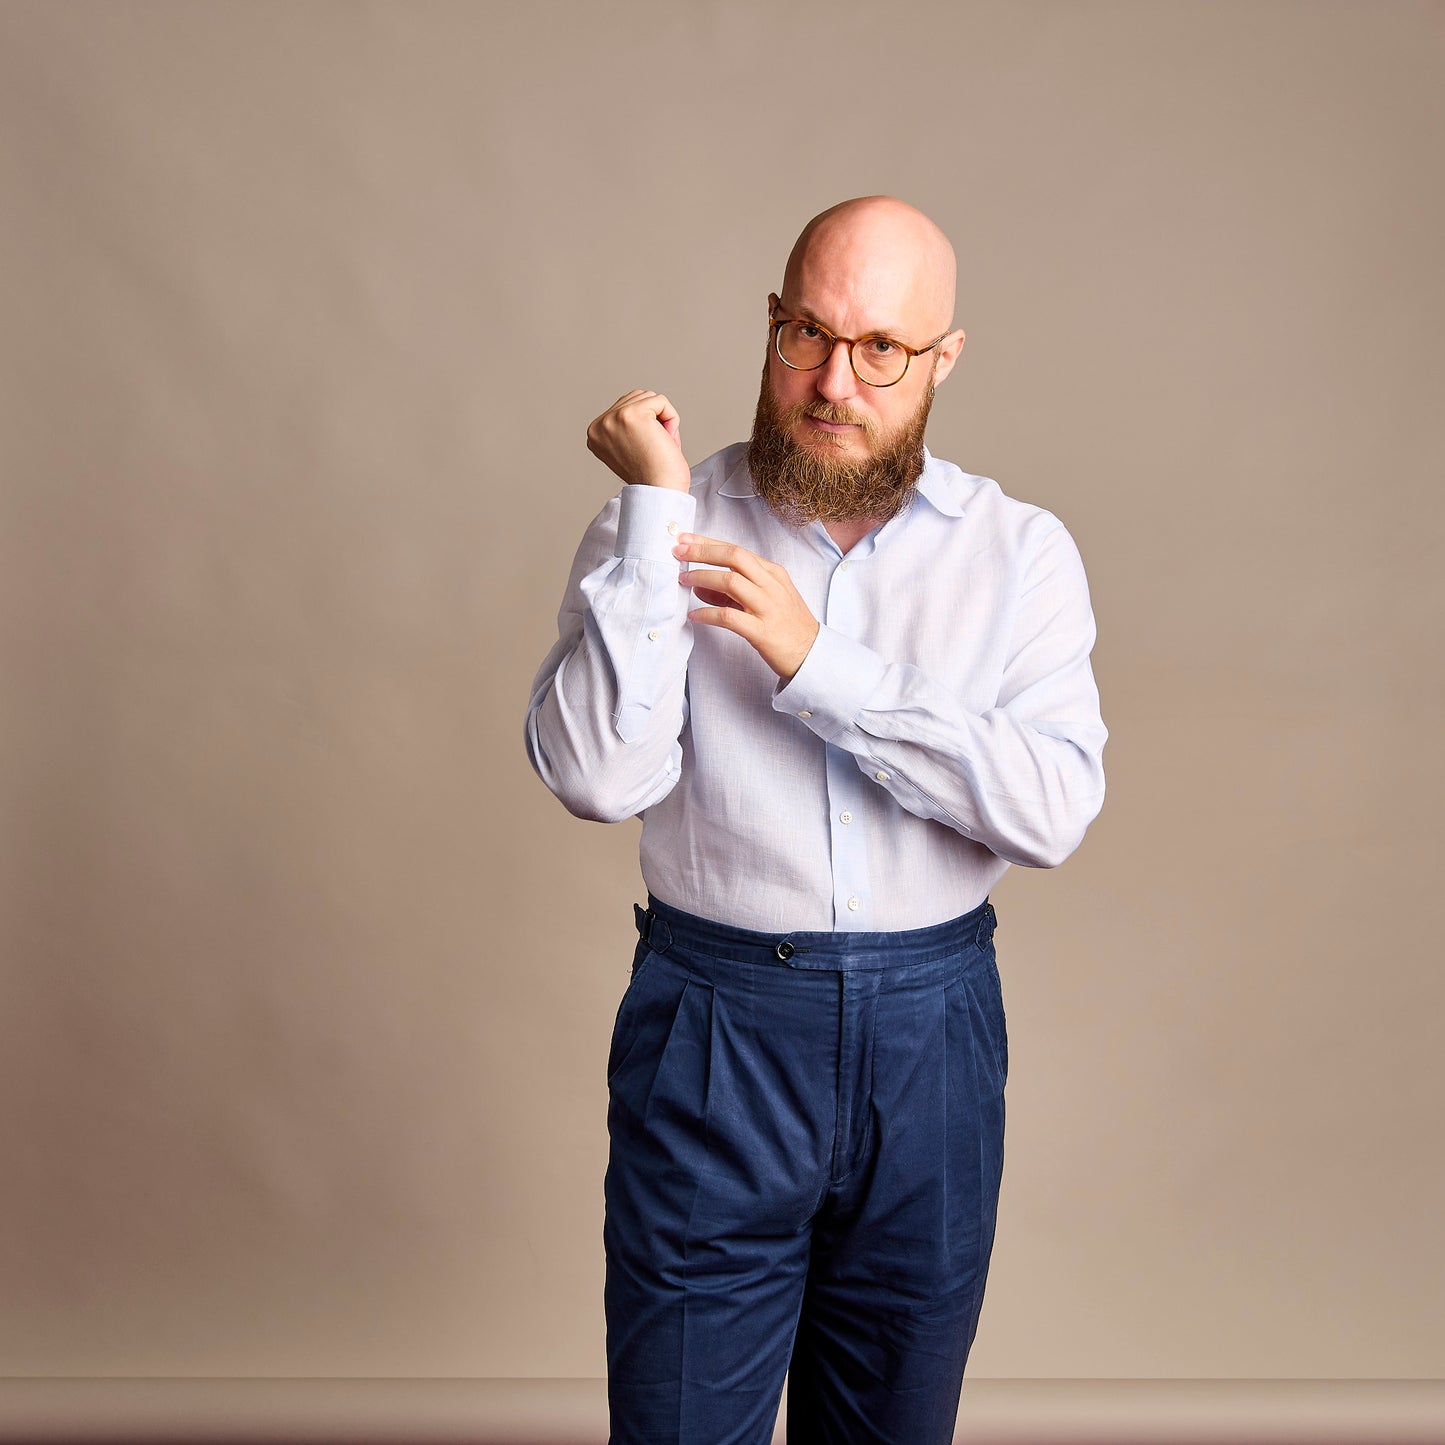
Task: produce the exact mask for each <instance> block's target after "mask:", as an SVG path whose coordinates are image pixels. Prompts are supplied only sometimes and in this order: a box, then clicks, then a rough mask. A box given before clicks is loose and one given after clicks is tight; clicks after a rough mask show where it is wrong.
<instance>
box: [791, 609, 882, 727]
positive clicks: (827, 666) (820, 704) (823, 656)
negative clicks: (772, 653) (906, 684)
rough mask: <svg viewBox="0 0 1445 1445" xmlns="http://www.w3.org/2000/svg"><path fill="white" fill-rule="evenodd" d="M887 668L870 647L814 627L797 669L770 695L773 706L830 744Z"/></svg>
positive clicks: (858, 708)
mask: <svg viewBox="0 0 1445 1445" xmlns="http://www.w3.org/2000/svg"><path fill="white" fill-rule="evenodd" d="M887 669H888V664H887V663H885V662H884V661H883V659H882V658H881V657H879V656H878V654H877V653H876V652H874V651H873V649H872V648H871V647H865V646H864V645H863V644H862V643H861V642H854V641H853V639H852V638H851V637H844V636H843V634H842V633H841V632H837V631H835V630H834V629H833V628H831V627H819V629H818V635H817V637H816V638H814V640H813V646H812V648H811V649H810V650H809V652H808V655H807V656H806V657H805V658H804V659H803V665H802V666H801V667H800V668H799V669H798V670H797V672H795V673H794V674H793V676H792V678H791V680H790V681H789V682H788V683H787V685H786V686H784V687H780V688H779V689H778V690H777V691H776V692H775V693H774V694H773V708H774V710H775V711H777V712H790V713H792V714H793V716H794V717H799V718H802V720H803V721H804V722H805V723H807V725H808V726H809V727H810V728H812V730H813V731H814V732H815V733H817V734H818V736H819V737H820V738H822V739H823V740H824V741H825V742H827V741H831V740H832V739H833V738H836V737H837V736H838V735H839V734H840V733H843V732H846V731H847V730H848V729H849V728H850V727H852V725H853V720H854V718H856V717H857V716H858V714H859V712H860V711H861V710H862V708H863V705H864V704H865V703H866V702H867V701H868V699H869V698H870V697H871V696H872V695H873V693H874V691H875V690H876V689H877V687H878V684H879V683H881V682H882V681H883V674H884V673H885V672H886V671H887Z"/></svg>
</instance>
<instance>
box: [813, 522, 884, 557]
mask: <svg viewBox="0 0 1445 1445" xmlns="http://www.w3.org/2000/svg"><path fill="white" fill-rule="evenodd" d="M877 525H878V519H877V518H876V517H864V518H863V519H862V520H860V521H848V522H824V523H823V526H824V527H825V528H826V529H827V533H828V535H829V536H830V537H831V538H832V539H833V540H834V541H835V542H836V543H837V544H838V546H839V547H840V548H841V549H842V550H843V551H844V552H851V551H852V550H853V548H854V547H856V546H857V545H858V543H859V542H861V541H862V540H863V538H864V537H866V536H867V535H868V534H869V532H871V531H872V530H873V529H874V527H876V526H877Z"/></svg>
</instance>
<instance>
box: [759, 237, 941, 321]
mask: <svg viewBox="0 0 1445 1445" xmlns="http://www.w3.org/2000/svg"><path fill="white" fill-rule="evenodd" d="M926 289H927V288H926V286H925V284H924V279H923V278H922V277H921V276H920V275H919V273H918V270H917V268H916V267H912V266H910V265H908V263H907V260H906V259H905V258H904V257H901V256H899V255H897V254H893V255H890V254H888V253H887V252H882V253H879V252H869V251H866V250H863V249H861V248H858V247H852V248H848V249H847V250H844V249H841V248H836V247H833V248H830V247H809V249H808V251H807V252H806V253H805V254H804V255H803V256H801V257H800V258H798V263H797V264H796V265H795V266H794V267H792V268H790V271H789V274H788V276H787V278H786V280H785V281H784V285H783V294H782V298H781V299H782V302H783V305H784V308H785V309H786V310H787V311H788V312H789V313H790V314H791V315H795V316H806V317H807V318H808V319H809V320H810V321H816V322H817V323H818V324H819V325H820V326H826V327H827V328H828V329H829V330H830V331H834V332H839V333H841V334H843V335H847V336H862V335H868V334H872V333H875V332H882V333H884V334H886V335H888V336H896V337H899V338H900V339H908V338H910V337H911V336H914V335H921V334H922V332H923V331H924V330H926V329H927V327H928V324H929V314H928V313H929V305H928V296H927V294H926Z"/></svg>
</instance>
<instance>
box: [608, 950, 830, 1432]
mask: <svg viewBox="0 0 1445 1445" xmlns="http://www.w3.org/2000/svg"><path fill="white" fill-rule="evenodd" d="M639 957H640V958H641V959H642V964H641V966H640V968H639V971H638V972H637V973H635V974H634V977H633V980H632V983H631V984H630V986H629V988H628V991H627V994H626V996H625V997H624V999H623V1003H622V1007H621V1009H620V1010H619V1013H618V1019H617V1025H616V1028H615V1030H614V1035H613V1049H612V1056H611V1058H610V1060H609V1068H608V1075H609V1077H608V1082H609V1093H610V1104H609V1112H608V1128H609V1133H610V1137H611V1154H610V1158H609V1163H608V1170H607V1179H606V1201H607V1216H606V1225H605V1228H604V1241H605V1244H606V1253H607V1283H606V1295H605V1299H606V1312H607V1361H608V1394H609V1402H610V1406H611V1418H612V1442H613V1445H644V1442H645V1445H663V1442H669V1445H673V1442H687V1445H724V1442H727V1445H734V1442H735V1445H766V1442H767V1441H768V1440H769V1439H770V1438H771V1433H772V1428H773V1423H774V1420H775V1419H776V1416H777V1409H778V1401H779V1397H780V1395H781V1392H782V1385H783V1376H784V1373H785V1370H786V1368H787V1362H788V1357H789V1351H790V1348H791V1343H792V1337H793V1332H794V1329H795V1327H796V1323H797V1318H798V1310H799V1307H800V1304H801V1301H802V1295H803V1287H804V1283H805V1279H806V1273H807V1261H808V1249H809V1229H810V1221H811V1218H812V1215H813V1212H814V1210H815V1208H816V1206H817V1202H818V1197H819V1178H820V1171H821V1169H822V1167H823V1166H822V1164H821V1162H820V1155H821V1153H822V1152H823V1150H824V1148H825V1146H826V1144H827V1142H828V1141H827V1139H826V1138H825V1134H826V1131H827V1130H828V1128H829V1127H830V1126H831V1110H830V1107H829V1106H828V1104H827V1095H828V1084H829V1082H830V1081H829V1079H828V1077H827V1071H828V1067H829V1060H830V1058H831V1053H832V1050H833V1048H834V1047H835V1035H836V1019H835V1017H834V1015H833V1013H832V1003H833V999H832V994H831V991H830V989H829V988H828V983H829V980H828V979H826V978H823V977H817V978H807V977H804V978H794V977H792V976H791V975H788V976H786V978H785V982H786V983H787V984H788V986H789V988H790V990H791V996H790V998H789V1000H788V1003H787V1006H786V1007H783V1006H780V1005H777V1004H776V1002H775V1001H772V1000H769V999H764V998H762V997H761V996H760V995H759V993H758V992H757V991H756V989H755V988H754V987H753V986H752V972H750V970H749V969H748V968H747V967H746V966H741V965H740V966H737V967H735V968H728V969H722V970H713V971H712V972H711V974H710V975H709V973H708V970H707V969H705V968H699V967H698V966H697V963H696V961H693V962H687V961H683V962H679V961H678V960H677V959H676V958H674V957H663V956H661V955H657V954H648V953H647V951H646V950H645V949H640V950H639ZM772 972H773V973H779V972H782V971H780V970H777V969H775V970H773V971H772ZM820 1064H821V1066H822V1067H821V1069H820V1067H819V1066H820ZM813 1075H818V1076H820V1077H818V1078H816V1079H815V1078H813V1077H811V1076H813Z"/></svg>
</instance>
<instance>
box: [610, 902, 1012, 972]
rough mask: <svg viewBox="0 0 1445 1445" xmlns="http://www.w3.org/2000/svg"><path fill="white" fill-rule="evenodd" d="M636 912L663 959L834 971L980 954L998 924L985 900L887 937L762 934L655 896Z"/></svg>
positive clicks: (640, 926) (635, 908) (640, 925)
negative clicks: (672, 952) (671, 954)
mask: <svg viewBox="0 0 1445 1445" xmlns="http://www.w3.org/2000/svg"><path fill="white" fill-rule="evenodd" d="M632 911H633V915H634V917H635V918H636V921H637V931H638V933H639V934H640V935H641V937H642V941H643V942H644V943H645V944H646V945H647V946H648V948H650V949H652V951H653V952H654V953H662V954H665V953H667V951H668V950H669V949H670V948H673V947H674V946H676V947H679V948H682V949H685V950H689V951H694V952H699V953H705V954H711V955H714V956H716V957H720V958H728V959H736V960H737V961H738V962H743V963H771V964H777V965H781V966H783V967H787V968H809V969H827V970H833V971H846V970H849V969H869V968H872V969H877V968H888V967H890V966H891V965H895V964H903V963H927V962H929V961H930V960H932V959H936V958H945V957H948V956H950V955H953V954H957V953H958V952H959V951H960V950H961V949H964V948H971V947H976V948H980V949H982V948H984V947H986V946H987V944H988V942H989V940H990V939H991V938H992V937H993V931H994V928H995V926H996V925H997V922H998V919H997V915H996V914H995V913H994V910H993V904H992V903H990V902H989V901H988V899H987V898H985V899H984V900H983V902H982V903H980V904H979V905H978V907H977V908H974V909H970V911H969V912H967V913H965V914H963V915H962V916H961V917H958V918H952V919H949V920H948V922H946V923H934V924H930V925H929V926H928V927H927V928H905V929H899V930H897V931H896V932H887V933H865V932H858V933H850V932H831V933H825V932H808V931H800V930H793V931H784V932H780V933H759V932H756V931H755V930H753V929H750V928H735V927H733V926H732V925H731V924H727V923H718V922H716V921H715V920H713V919H710V918H699V917H697V916H696V915H695V914H691V913H684V912H683V911H682V910H681V909H680V908H674V907H672V905H671V904H668V903H664V902H662V901H661V900H660V899H658V898H655V897H654V896H653V895H652V894H651V893H649V894H648V895H647V907H646V909H644V908H643V907H642V906H641V905H640V904H637V903H634V904H633V905H632Z"/></svg>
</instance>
